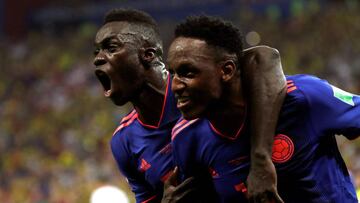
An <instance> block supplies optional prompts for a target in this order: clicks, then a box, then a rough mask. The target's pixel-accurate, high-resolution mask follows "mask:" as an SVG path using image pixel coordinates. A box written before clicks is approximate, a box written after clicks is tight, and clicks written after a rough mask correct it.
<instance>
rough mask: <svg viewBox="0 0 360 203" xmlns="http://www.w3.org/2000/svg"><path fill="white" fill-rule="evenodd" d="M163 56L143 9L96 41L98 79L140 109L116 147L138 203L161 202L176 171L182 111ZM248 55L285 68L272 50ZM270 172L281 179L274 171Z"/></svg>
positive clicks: (108, 92)
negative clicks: (175, 135) (176, 130)
mask: <svg viewBox="0 0 360 203" xmlns="http://www.w3.org/2000/svg"><path fill="white" fill-rule="evenodd" d="M162 53H163V50H162V42H161V39H160V36H159V33H158V28H157V25H156V22H155V21H154V20H153V19H152V18H151V16H149V15H148V14H146V13H144V12H141V11H137V10H131V9H114V10H112V11H110V12H109V13H108V14H107V15H106V16H105V22H104V24H103V26H102V27H101V28H100V29H99V30H98V32H97V34H96V37H95V59H94V65H95V66H96V69H95V75H96V76H97V78H98V79H99V81H100V83H101V84H102V86H103V88H104V95H105V96H106V97H108V98H110V99H111V100H112V101H113V102H114V104H116V105H119V106H121V105H124V104H125V103H126V102H130V103H131V104H132V105H133V107H134V109H133V110H132V111H131V112H130V113H129V114H128V115H126V116H125V117H124V118H123V119H122V120H121V122H120V124H119V126H118V127H117V129H116V130H115V132H114V134H113V137H112V140H111V148H112V152H113V155H114V157H115V160H116V162H117V164H118V167H119V169H120V171H121V173H122V174H123V175H124V176H125V177H126V178H127V180H128V182H129V184H130V186H131V189H132V191H133V192H134V193H135V198H136V202H160V201H161V198H162V194H163V182H164V181H165V180H166V179H167V178H168V176H169V175H170V174H171V171H172V169H173V167H174V166H173V163H172V155H171V153H172V149H171V146H170V141H171V130H172V127H173V126H174V125H175V124H176V121H177V120H178V119H179V118H180V112H179V111H178V109H177V108H176V100H175V98H174V95H173V94H172V92H171V91H170V89H171V78H170V77H169V76H168V72H167V71H166V69H165V65H164V63H163V62H162ZM248 53H249V58H251V56H254V57H256V58H257V59H259V61H262V60H263V61H266V63H268V62H269V63H268V66H266V68H270V67H272V66H276V67H280V68H281V66H279V64H278V60H277V58H276V57H275V58H274V56H276V55H277V52H276V51H274V50H273V49H271V48H268V47H262V48H256V49H253V50H249V52H248ZM256 67H257V66H256ZM253 71H262V69H260V68H258V69H255V68H254V70H253ZM263 74H264V75H263V77H264V78H266V79H264V85H266V81H267V80H269V79H268V78H271V80H275V81H279V79H278V78H275V77H267V75H269V74H272V73H271V72H270V71H268V72H267V71H264V72H263ZM280 80H281V78H280ZM259 82H261V83H263V82H262V81H261V80H259ZM248 84H249V87H251V86H252V85H253V84H254V82H252V81H251V80H249V82H248ZM278 85H279V87H278V86H276V89H281V88H283V84H282V83H278ZM259 93H261V92H259ZM254 95H255V96H257V95H256V94H254ZM271 95H273V96H271ZM265 96H266V97H264V98H266V99H264V101H263V102H264V103H265V104H268V103H272V102H274V101H281V97H280V96H279V94H278V92H275V93H274V94H272V93H271V92H267V94H266V95H265ZM259 110H261V108H259ZM257 112H259V111H257ZM254 113H256V112H255V111H254ZM259 113H260V112H259ZM267 113H268V112H266V111H265V112H264V114H267ZM265 124H267V123H265ZM259 125H262V124H260V123H259ZM260 171H263V170H262V169H261V170H260ZM264 174H268V177H271V178H273V177H276V174H275V173H274V172H273V171H271V170H269V171H264Z"/></svg>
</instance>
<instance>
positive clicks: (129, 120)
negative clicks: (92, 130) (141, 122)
mask: <svg viewBox="0 0 360 203" xmlns="http://www.w3.org/2000/svg"><path fill="white" fill-rule="evenodd" d="M137 117H138V114H137V112H136V111H135V110H132V111H131V112H130V113H128V114H127V115H126V116H124V117H123V118H122V119H121V121H120V123H119V125H118V126H117V127H116V129H115V130H114V132H113V137H120V136H121V134H123V133H124V132H126V131H127V130H130V129H131V128H132V127H133V126H134V125H133V124H134V121H135V120H136V119H137Z"/></svg>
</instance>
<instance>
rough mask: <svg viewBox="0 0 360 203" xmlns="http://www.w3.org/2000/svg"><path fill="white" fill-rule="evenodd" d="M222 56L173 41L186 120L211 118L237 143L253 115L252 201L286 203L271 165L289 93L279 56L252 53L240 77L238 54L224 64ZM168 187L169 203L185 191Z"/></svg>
mask: <svg viewBox="0 0 360 203" xmlns="http://www.w3.org/2000/svg"><path fill="white" fill-rule="evenodd" d="M194 50H195V51H194ZM217 53H218V52H216V51H214V48H213V47H211V46H208V45H207V44H206V42H205V41H202V40H198V39H193V38H185V37H179V38H176V39H175V40H174V41H173V43H172V44H171V46H170V49H169V59H168V61H169V65H170V67H171V68H172V71H173V72H174V79H173V86H172V90H173V91H174V93H175V95H176V96H177V97H178V98H179V102H178V108H179V109H180V110H181V111H182V114H183V116H184V117H185V118H186V119H194V118H197V117H206V118H207V119H208V120H210V121H211V123H212V124H213V125H214V126H215V127H216V129H218V130H220V131H221V133H222V134H224V135H227V136H228V137H232V138H235V137H236V136H237V132H238V130H239V128H240V127H241V126H239V123H242V122H241V121H243V120H244V119H245V112H246V111H249V115H250V118H251V119H252V120H251V121H252V122H251V123H252V124H251V136H252V140H251V144H252V151H251V153H252V154H251V160H252V161H251V169H250V174H249V176H248V179H247V184H248V197H249V201H250V202H282V200H281V198H280V197H279V195H278V193H277V189H276V171H275V167H274V165H273V163H272V161H271V150H272V143H273V136H274V134H275V127H276V121H277V117H278V114H279V111H280V107H281V104H282V101H283V99H284V97H285V94H286V93H285V91H284V90H285V84H286V82H285V77H284V75H283V72H282V68H281V63H280V57H279V54H278V52H277V51H276V50H274V49H271V48H269V47H257V48H255V49H250V50H246V51H245V52H244V54H245V57H244V60H243V64H242V67H241V71H242V74H240V72H241V71H239V70H238V69H237V67H236V63H235V62H234V57H235V56H234V55H231V54H224V56H223V57H222V58H224V60H222V61H221V62H218V61H216V60H215V58H219V57H218V56H217V55H216V54H217ZM242 78H244V79H243V80H242ZM259 82H260V83H262V84H261V85H259ZM243 83H245V85H244V84H243ZM245 90H246V91H245ZM263 95H264V96H263ZM271 95H276V96H275V97H271ZM249 97H253V98H249ZM248 103H249V104H250V105H247V104H248ZM247 106H250V107H247ZM258 112H262V114H259V113H258ZM274 118H275V119H274ZM224 120H226V121H227V122H223V121H224ZM264 124H265V125H264ZM259 125H260V126H259ZM170 180H172V179H170ZM166 186H168V187H167V188H166V189H165V196H167V197H168V198H167V199H172V194H171V193H172V192H173V191H181V190H180V189H179V188H178V187H181V185H180V186H178V187H176V184H172V183H167V184H166ZM185 186H186V184H185ZM173 199H175V197H174V198H173ZM167 202H172V201H167ZM173 202H176V201H173Z"/></svg>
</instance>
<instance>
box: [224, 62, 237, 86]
mask: <svg viewBox="0 0 360 203" xmlns="http://www.w3.org/2000/svg"><path fill="white" fill-rule="evenodd" d="M236 70H237V69H236V64H235V63H234V61H232V60H227V61H225V62H223V64H222V66H221V73H222V80H223V81H224V82H227V81H229V80H231V79H232V78H233V77H234V75H235V72H236Z"/></svg>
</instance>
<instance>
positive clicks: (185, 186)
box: [161, 167, 195, 203]
mask: <svg viewBox="0 0 360 203" xmlns="http://www.w3.org/2000/svg"><path fill="white" fill-rule="evenodd" d="M177 176H178V168H177V167H176V168H175V169H174V171H173V174H171V175H170V177H169V178H168V179H167V180H166V181H165V183H164V195H163V198H162V200H161V203H186V202H189V203H190V202H192V201H191V200H192V199H191V196H192V195H195V182H194V178H193V177H190V178H187V179H186V180H185V181H184V182H182V183H181V184H179V185H178V184H177Z"/></svg>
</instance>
